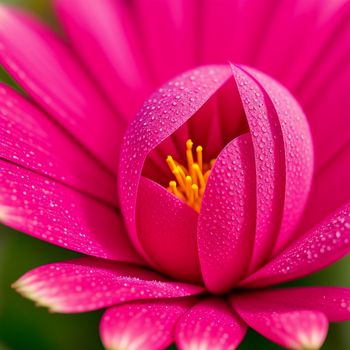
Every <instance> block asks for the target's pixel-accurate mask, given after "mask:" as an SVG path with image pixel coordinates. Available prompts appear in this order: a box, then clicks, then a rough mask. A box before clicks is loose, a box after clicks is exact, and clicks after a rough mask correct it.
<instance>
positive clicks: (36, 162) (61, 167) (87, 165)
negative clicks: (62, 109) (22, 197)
mask: <svg viewBox="0 0 350 350" xmlns="http://www.w3.org/2000/svg"><path fill="white" fill-rule="evenodd" d="M0 128H1V130H2V134H1V139H0V145H1V147H0V157H1V158H4V159H7V160H8V161H10V162H12V163H15V164H17V165H19V166H21V167H25V168H27V169H29V170H33V171H35V172H37V173H40V174H42V175H44V176H47V177H49V178H53V179H54V180H56V181H58V182H62V183H64V184H66V185H68V186H71V187H74V188H76V189H77V190H79V191H83V192H86V193H88V194H89V195H92V196H95V197H98V198H100V199H102V200H104V201H107V202H109V203H111V204H114V205H116V203H117V193H116V189H115V178H114V177H113V176H112V175H110V174H109V173H107V172H106V171H104V169H103V168H101V166H100V165H99V164H98V163H97V162H96V161H95V160H94V159H93V158H91V157H90V156H89V155H88V154H87V153H86V151H85V150H84V149H83V148H82V147H81V146H79V145H78V144H77V143H76V142H74V141H73V140H72V138H70V137H69V135H67V133H66V132H65V131H63V130H62V129H61V128H59V127H58V126H57V125H55V124H54V123H53V122H52V121H51V120H50V119H49V117H47V116H46V115H45V114H44V113H42V112H41V111H40V110H39V109H38V108H36V107H35V106H34V105H33V104H31V103H30V102H29V101H27V100H26V99H25V98H24V97H23V96H21V95H20V94H19V93H17V92H15V91H14V90H12V89H11V88H9V87H7V86H5V85H0Z"/></svg>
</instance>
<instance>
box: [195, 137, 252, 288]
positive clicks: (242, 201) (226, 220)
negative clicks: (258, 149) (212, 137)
mask: <svg viewBox="0 0 350 350" xmlns="http://www.w3.org/2000/svg"><path fill="white" fill-rule="evenodd" d="M255 213H256V209H255V167H254V152H253V146H252V141H251V136H250V135H249V134H245V135H243V136H239V137H237V138H236V139H234V140H233V141H231V142H230V143H229V144H228V145H227V146H226V147H225V148H224V149H223V150H222V152H221V153H220V155H219V156H218V157H217V159H216V161H215V163H214V167H213V169H212V171H211V173H210V176H209V179H208V182H207V185H206V189H205V194H204V197H203V201H202V205H201V211H200V214H199V221H198V250H199V257H200V263H201V269H202V273H203V278H204V281H205V284H206V286H207V288H208V289H209V290H210V291H211V292H215V293H219V292H220V293H221V292H225V291H227V290H229V289H231V288H232V287H233V286H234V285H235V283H236V282H237V281H239V280H240V279H241V278H242V276H243V275H244V274H245V273H246V271H247V269H248V264H249V262H250V258H251V253H252V248H253V244H254V237H255V220H254V217H255Z"/></svg>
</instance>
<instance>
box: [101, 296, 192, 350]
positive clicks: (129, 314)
mask: <svg viewBox="0 0 350 350" xmlns="http://www.w3.org/2000/svg"><path fill="white" fill-rule="evenodd" d="M192 303H193V300H191V299H189V300H188V299H178V300H167V301H153V300H152V301H143V302H137V303H128V304H125V305H121V306H117V307H114V308H111V309H109V310H107V312H106V313H105V314H104V315H103V318H102V321H101V326H100V333H101V338H102V342H103V344H104V346H105V347H106V348H107V349H111V350H119V349H128V350H158V349H159V350H162V349H165V348H166V347H167V346H168V345H170V344H171V343H172V342H173V338H174V336H173V333H174V327H175V323H176V321H177V320H178V319H179V317H181V316H182V314H183V313H184V312H186V310H187V309H188V308H189V307H190V306H191V304H192Z"/></svg>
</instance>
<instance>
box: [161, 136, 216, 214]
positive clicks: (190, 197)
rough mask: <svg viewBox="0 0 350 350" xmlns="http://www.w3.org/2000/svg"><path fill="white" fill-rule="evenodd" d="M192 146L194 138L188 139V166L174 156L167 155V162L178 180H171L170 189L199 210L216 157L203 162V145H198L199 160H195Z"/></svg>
mask: <svg viewBox="0 0 350 350" xmlns="http://www.w3.org/2000/svg"><path fill="white" fill-rule="evenodd" d="M192 148H193V142H192V140H187V141H186V160H187V167H185V166H184V165H182V164H180V163H178V162H177V161H175V160H174V159H173V157H172V156H170V155H169V156H168V157H167V159H166V162H167V164H168V166H169V169H170V170H171V172H172V173H173V175H174V177H175V179H176V181H174V180H172V181H170V182H169V187H168V191H169V192H171V193H172V194H173V195H174V196H176V197H177V198H179V199H181V200H182V201H184V202H185V203H187V204H188V205H189V206H191V207H192V208H193V209H194V210H195V211H197V212H199V210H200V205H201V202H202V198H203V195H204V190H205V186H206V183H207V181H208V178H209V175H210V170H211V168H212V167H213V164H214V162H215V159H212V160H211V161H210V162H209V163H203V147H202V146H197V147H196V155H197V162H194V159H193V153H192Z"/></svg>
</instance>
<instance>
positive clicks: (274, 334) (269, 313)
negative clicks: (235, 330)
mask: <svg viewBox="0 0 350 350" xmlns="http://www.w3.org/2000/svg"><path fill="white" fill-rule="evenodd" d="M231 303H232V305H233V307H234V309H235V310H236V311H237V312H238V314H239V315H240V316H241V317H242V319H243V320H244V321H245V322H247V324H248V325H249V326H250V327H252V328H253V329H254V330H256V331H257V332H259V333H260V334H262V335H263V336H264V337H266V338H268V339H270V340H271V341H273V342H275V343H277V344H279V345H281V346H283V347H286V348H288V349H293V350H302V349H319V348H320V347H321V346H322V344H323V342H324V340H325V338H326V336H327V331H328V320H327V317H326V316H325V315H324V314H323V313H322V312H320V311H313V310H307V309H304V308H301V309H297V308H294V307H292V308H290V307H289V306H288V305H285V304H276V303H274V302H273V300H271V301H270V303H268V304H265V303H264V302H261V300H259V299H255V298H244V297H243V298H242V299H241V298H240V297H239V296H238V297H236V296H233V297H232V298H231Z"/></svg>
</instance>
